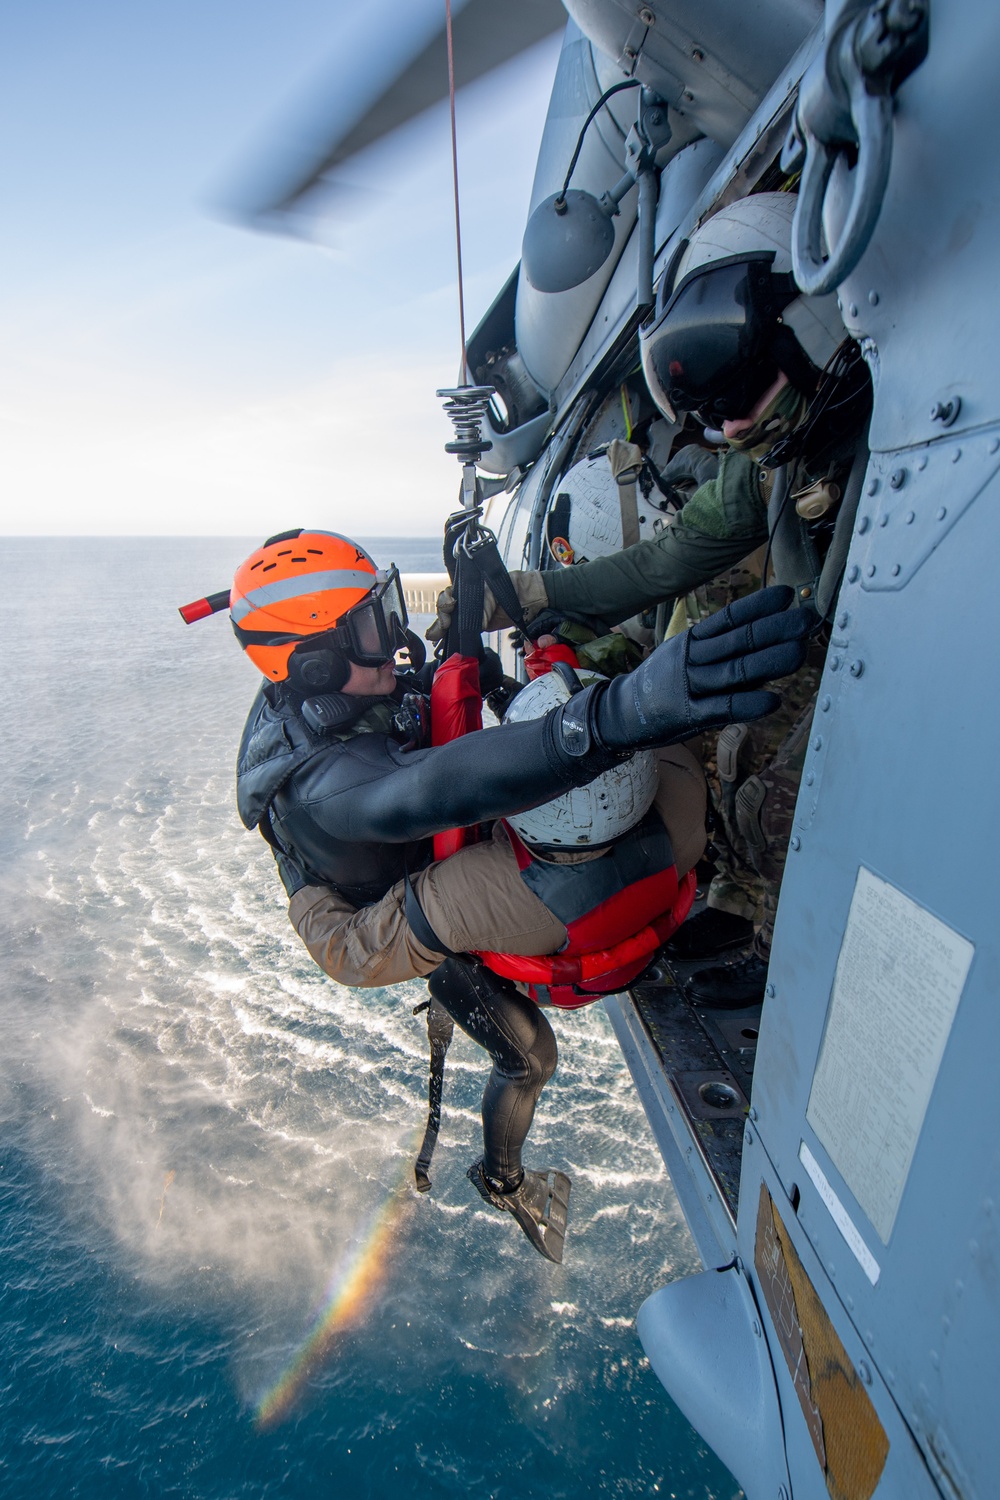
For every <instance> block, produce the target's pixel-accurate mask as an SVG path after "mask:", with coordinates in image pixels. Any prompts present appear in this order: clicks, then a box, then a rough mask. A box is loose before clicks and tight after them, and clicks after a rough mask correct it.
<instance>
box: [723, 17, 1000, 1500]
mask: <svg viewBox="0 0 1000 1500" xmlns="http://www.w3.org/2000/svg"><path fill="white" fill-rule="evenodd" d="M998 50H1000V11H998V8H997V7H996V6H994V5H986V4H982V3H977V0H935V5H934V14H933V20H932V32H931V48H930V54H929V56H928V59H927V61H926V62H925V63H924V64H923V66H922V67H921V68H920V69H919V70H918V71H917V72H916V73H915V74H914V75H913V76H912V77H911V78H910V79H909V80H908V81H907V83H906V84H905V85H904V86H903V88H902V90H901V92H900V96H899V103H898V109H897V114H896V123H895V140H894V156H893V166H892V173H891V177H890V183H889V190H888V193H887V196H886V200H885V203H884V206H883V209H882V213H881V216H880V218H879V221H878V223H877V226H876V230H875V234H874V237H873V239H872V242H871V245H870V247H869V249H868V251H867V252H866V254H865V256H864V257H863V259H862V261H861V262H860V265H859V267H858V270H857V272H856V273H855V274H854V275H852V276H851V277H850V278H849V279H848V280H847V281H846V282H845V283H844V285H843V286H842V288H841V300H842V303H843V306H844V310H845V317H846V319H847V321H848V324H849V326H850V327H851V328H852V330H853V331H854V332H855V333H856V334H857V335H858V336H859V337H862V338H866V339H868V340H870V341H871V342H870V343H869V346H868V347H869V353H870V356H871V359H872V363H873V367H874V371H875V374H876V398H875V411H874V418H873V424H872V433H873V443H874V445H875V446H876V447H877V448H878V449H879V450H882V451H880V452H878V453H877V454H876V456H875V458H874V460H873V462H872V465H871V467H870V470H869V476H868V485H867V489H866V493H865V495H864V496H863V497H862V502H861V505H860V506H859V512H858V521H857V528H856V533H855V536H854V538H853V543H852V548H851V553H850V556H849V558H848V569H847V576H846V581H845V584H844V587H843V589H842V592H841V596H840V599H839V602H838V606H837V610H836V616H835V630H834V635H833V640H832V642H831V648H830V655H829V658H828V662H827V669H826V673H825V675H824V679H823V682H822V684H821V688H820V706H819V711H818V713H817V716H816V725H815V727H814V733H813V740H812V745H811V748H810V752H809V756H808V758H807V761H806V766H805V772H804V781H803V787H802V792H801V794H800V799H799V804H798V807H797V809H796V827H795V831H794V834H793V839H792V850H791V853H790V857H789V864H788V869H787V873H786V879H785V885H784V888H783V890H782V896H781V905H780V909H779V913H778V924H777V930H776V942H775V947H774V951H773V956H772V965H771V972H770V976H769V977H770V981H771V983H772V984H773V985H774V988H775V993H774V995H773V997H772V998H771V999H770V1000H769V1002H768V1004H767V1005H766V1006H765V1013H764V1020H763V1025H762V1028H761V1036H760V1043H759V1049H758V1061H757V1070H756V1076H755V1085H754V1097H753V1103H754V1106H755V1108H756V1109H757V1110H758V1111H759V1115H760V1122H759V1128H760V1131H761V1135H762V1138H763V1141H764V1144H765V1145H766V1147H767V1149H768V1151H769V1153H770V1155H771V1156H772V1158H773V1161H774V1165H775V1168H776V1170H777V1172H778V1175H779V1176H780V1178H781V1181H782V1182H783V1183H784V1184H785V1187H786V1188H787V1189H789V1190H790V1189H791V1187H792V1184H795V1185H796V1186H797V1187H798V1190H799V1192H800V1193H801V1203H800V1208H799V1224H800V1226H801V1228H802V1229H804V1231H805V1233H806V1234H807V1235H808V1238H809V1241H810V1243H811V1244H812V1245H813V1246H814V1247H815V1250H816V1254H817V1256H818V1257H819V1259H820V1261H821V1262H822V1264H823V1266H824V1267H825V1268H826V1274H827V1276H828V1277H829V1279H830V1281H831V1282H832V1284H833V1285H834V1286H835V1287H836V1289H837V1293H838V1295H839V1297H840V1299H841V1300H842V1302H843V1305H844V1307H845V1308H846V1310H847V1311H848V1312H849V1314H850V1316H851V1318H852V1320H853V1322H854V1325H855V1327H856V1328H857V1330H858V1334H859V1336H860V1338H861V1339H862V1341H863V1343H864V1345H865V1347H866V1349H867V1351H868V1358H869V1362H870V1364H871V1366H872V1368H873V1369H875V1370H877V1371H878V1372H879V1374H880V1375H881V1377H882V1378H883V1379H884V1381H885V1383H886V1386H887V1387H888V1388H889V1389H890V1390H891V1391H892V1393H893V1395H894V1397H895V1399H896V1401H897V1402H898V1404H899V1408H900V1411H901V1412H902V1414H903V1417H904V1419H905V1420H906V1422H907V1423H908V1425H909V1427H910V1429H911V1430H912V1432H913V1434H914V1436H915V1438H916V1440H917V1441H918V1443H919V1444H920V1446H921V1449H922V1451H923V1454H924V1457H925V1459H926V1462H927V1464H928V1466H929V1468H930V1469H931V1471H932V1472H933V1473H934V1474H935V1475H936V1476H937V1478H938V1481H939V1483H940V1485H941V1488H942V1490H943V1492H944V1493H945V1494H948V1495H953V1494H960V1495H962V1496H963V1497H966V1500H968V1497H971V1496H981V1497H985V1496H987V1495H991V1494H992V1493H994V1491H995V1485H996V1480H995V1476H996V1473H997V1471H998V1469H1000V1428H998V1425H997V1423H996V1421H995V1405H996V1402H995V1370H996V1340H997V1335H998V1333H1000V1275H998V1270H997V1267H998V1265H1000V1229H998V1224H997V1215H998V1205H1000V1152H998V1151H997V1149H996V1147H995V1145H994V1144H993V1141H992V1136H990V1135H987V1137H986V1138H985V1140H984V1137H983V1135H982V1131H981V1125H982V1120H983V1115H982V1110H981V1097H982V1090H983V1088H984V1087H985V1088H986V1089H987V1090H988V1091H989V1093H990V1094H992V1083H991V1081H990V1079H991V1074H992V1069H993V1058H994V1056H995V1055H996V1051H997V1047H998V1044H1000V1013H998V1011H997V1005H996V994H997V987H998V977H1000V937H998V924H997V886H996V880H995V878H994V875H993V870H992V863H991V852H992V850H993V849H994V848H995V847H996V845H997V841H998V836H1000V791H998V786H997V781H996V777H995V775H994V772H993V761H994V759H995V753H994V749H993V747H994V745H995V743H996V742H997V739H998V734H1000V702H998V697H997V693H996V649H995V639H996V619H995V608H994V603H993V601H994V595H995V591H994V589H993V587H992V570H993V559H995V557H996V556H997V554H998V551H1000V510H998V507H1000V477H998V469H1000V428H998V427H997V426H996V423H997V419H998V416H1000V389H998V385H997V381H996V350H997V347H998V341H1000V298H998V297H997V294H996V273H995V265H996V256H995V245H996V241H997V231H998V229H1000V194H998V193H997V191H996V184H997V160H998V156H997V152H998V147H1000V119H998V115H997V109H996V86H995V79H994V73H995V65H994V64H995V57H996V55H997V52H998ZM959 101H961V102H960V103H959ZM844 180H845V181H846V175H845V177H844ZM841 185H842V186H843V183H842V184H841ZM830 224H831V228H832V229H833V230H834V231H836V228H837V215H836V213H834V214H833V216H832V218H831V220H830ZM956 394H958V395H960V396H961V398H962V405H961V410H960V412H959V414H958V419H957V420H956V421H955V422H954V424H953V425H952V426H951V427H947V428H946V427H945V426H944V424H943V422H942V421H941V420H940V418H939V419H937V420H934V419H932V417H931V412H932V410H933V409H934V408H935V406H936V405H938V404H939V403H943V402H944V401H946V400H947V399H949V398H951V397H953V396H954V395H956ZM984 570H985V572H986V578H985V579H983V573H984ZM984 583H985V587H984ZM861 867H864V868H865V869H866V870H869V871H871V872H873V874H874V876H875V877H877V878H878V879H880V880H882V881H886V882H888V883H889V885H890V886H891V887H893V888H895V889H896V890H898V891H899V892H901V893H902V896H901V897H897V898H894V900H896V902H897V904H899V903H901V902H905V903H906V905H907V907H908V909H909V910H910V911H912V912H917V913H918V914H919V912H920V910H921V909H923V910H924V911H925V912H927V913H929V914H930V916H929V917H921V918H920V920H921V921H922V922H923V925H924V929H925V932H926V935H927V936H928V939H930V938H933V937H934V934H935V932H936V931H938V929H936V928H935V926H934V922H933V919H935V918H936V919H939V920H940V921H941V922H943V923H945V924H947V927H948V928H950V929H952V930H953V932H954V933H955V934H957V935H958V936H957V937H956V938H955V939H953V942H954V943H956V944H959V943H961V942H962V940H963V939H964V940H967V941H968V942H969V943H971V944H972V945H973V946H974V949H975V952H974V957H973V958H972V963H971V968H970V969H969V971H968V977H967V979H966V980H965V983H964V988H963V989H962V991H961V998H960V1000H958V1003H957V1009H956V1010H955V1013H954V1019H953V1021H952V1022H951V1024H950V1028H949V1027H948V1026H947V1025H946V1026H945V1030H944V1032H943V1034H942V1039H943V1040H944V1047H943V1053H942V1055H941V1060H940V1065H939V1067H938V1069H937V1072H936V1078H935V1081H934V1083H933V1088H932V1090H931V1092H930V1096H929V1102H928V1103H927V1106H926V1114H925V1115H922V1114H921V1109H922V1106H921V1108H916V1107H915V1106H913V1107H912V1110H911V1117H910V1119H909V1121H907V1119H906V1118H904V1117H903V1116H905V1109H902V1107H900V1108H899V1109H897V1113H896V1115H893V1113H892V1108H893V1107H895V1106H892V1107H890V1104H891V1101H892V1099H893V1097H894V1096H895V1095H896V1094H898V1092H899V1090H900V1089H903V1088H907V1087H909V1086H910V1084H911V1082H912V1077H913V1073H914V1059H915V1058H918V1057H919V1056H920V1055H921V1053H922V1052H926V1050H927V1045H928V1036H929V1034H930V1032H931V1031H932V1029H933V1014H934V1011H935V1008H936V1005H937V1002H940V1001H941V999H942V995H941V991H940V988H937V987H936V988H935V991H934V992H933V994H931V995H930V996H929V999H928V1000H926V1001H925V1002H924V1005H923V1007H922V1009H918V1010H917V1011H916V1012H914V1013H913V1015H912V1016H911V1017H910V1019H909V1021H908V1023H907V1024H905V1025H904V1024H903V1022H902V1020H901V1017H902V1016H903V1013H904V1011H903V1008H901V1006H900V1004H899V1003H898V1002H899V986H900V984H901V982H902V981H901V979H900V973H897V972H894V967H895V968H898V970H899V971H900V972H902V971H903V970H905V968H906V955H905V954H901V955H900V963H899V965H898V966H894V965H893V963H892V962H887V960H888V959H891V952H892V941H893V936H892V933H891V931H886V933H885V939H884V946H883V949H882V950H881V953H880V962H885V967H884V968H883V969H882V970H881V971H880V977H878V978H875V977H873V975H869V976H868V977H867V979H866V981H865V982H866V983H867V984H868V986H869V989H870V993H871V997H872V998H871V1007H870V1014H866V1015H865V1016H864V1017H863V1021H864V1024H865V1026H866V1027H874V1028H882V1031H883V1033H884V1036H885V1038H886V1040H887V1042H888V1045H889V1046H890V1048H891V1049H894V1051H895V1056H896V1062H895V1066H893V1067H891V1068H886V1067H885V1066H884V1065H881V1064H879V1062H878V1060H877V1056H874V1055H873V1057H872V1059H871V1061H870V1063H869V1064H865V1065H864V1066H862V1068H861V1070H860V1074H861V1076H859V1077H858V1078H857V1079H856V1080H854V1084H855V1093H856V1095H857V1100H858V1107H859V1109H860V1110H861V1111H862V1112H863V1115H862V1117H863V1118H865V1119H868V1118H874V1117H875V1116H876V1115H877V1114H878V1112H879V1110H883V1111H887V1112H888V1113H887V1114H886V1118H887V1119H888V1121H889V1130H890V1134H889V1135H888V1136H886V1138H885V1140H886V1145H887V1147H888V1148H890V1149H891V1150H894V1151H896V1152H897V1153H898V1161H899V1165H898V1168H897V1169H896V1180H895V1183H894V1190H893V1194H892V1196H893V1198H895V1190H896V1189H901V1192H900V1195H899V1201H898V1211H897V1210H896V1209H895V1204H894V1203H893V1204H886V1203H880V1202H879V1200H878V1199H877V1198H875V1199H873V1198H872V1196H871V1195H872V1191H873V1189H872V1183H873V1182H875V1181H878V1180H880V1179H879V1172H880V1171H881V1167H882V1164H883V1163H882V1161H880V1160H876V1155H875V1147H874V1145H872V1144H870V1143H869V1142H868V1139H867V1136H865V1138H864V1139H861V1138H857V1139H856V1140H855V1142H854V1144H853V1146H852V1147H851V1148H850V1149H848V1147H847V1143H846V1142H845V1141H844V1140H843V1139H839V1140H838V1139H837V1132H836V1129H835V1128H834V1129H832V1130H831V1128H830V1125H829V1123H828V1122H825V1123H823V1124H822V1126H821V1129H820V1130H819V1132H817V1130H816V1129H814V1128H813V1125H812V1124H810V1123H809V1120H807V1118H806V1115H807V1109H808V1106H809V1099H810V1091H811V1089H812V1087H813V1079H814V1070H815V1068H816V1064H817V1059H818V1058H819V1056H820V1048H821V1045H822V1043H823V1037H824V1026H825V1025H826V1026H827V1027H828V1028H830V1031H829V1034H830V1035H832V1036H834V1037H835V1036H836V1026H835V1025H834V1023H833V1021H832V1020H831V1019H830V1018H831V1016H832V1014H833V1007H831V996H832V994H833V991H834V980H835V973H836V970H837V963H838V958H839V956H840V953H841V947H842V944H843V942H844V937H845V932H847V930H848V918H849V913H850V911H851V902H852V896H853V894H854V890H855V883H856V881H857V879H858V872H859V869H860V868H861ZM866 878H867V877H866ZM910 902H912V903H916V905H915V906H909V903H910ZM876 953H877V954H878V953H879V950H878V949H876ZM904 977H905V976H904ZM838 993H839V989H838ZM838 1004H839V1001H838ZM938 1008H939V1007H938ZM948 1014H949V1015H950V1012H949V1013H948ZM872 1034H873V1035H874V1034H875V1032H874V1031H873V1033H872ZM831 1045H832V1046H833V1047H834V1054H833V1055H834V1061H835V1062H837V1061H838V1060H839V1061H840V1062H841V1063H843V1065H844V1066H845V1067H846V1066H847V1062H848V1060H847V1055H846V1051H845V1053H844V1055H843V1057H840V1058H839V1059H838V1056H837V1048H838V1047H839V1046H840V1044H839V1043H836V1045H834V1044H831ZM874 1051H875V1053H877V1051H878V1049H877V1048H875V1049H874ZM824 1066H826V1065H825V1064H824ZM880 1067H881V1068H882V1071H881V1072H880V1071H879V1069H880ZM817 1118H818V1116H817V1114H816V1112H815V1111H814V1112H813V1113H812V1114H811V1115H810V1119H812V1120H814V1121H815V1120H817ZM907 1132H909V1135H910V1137H911V1138H912V1139H911V1140H910V1142H909V1144H910V1145H913V1146H914V1149H913V1154H912V1159H908V1154H907V1153H908V1149H909V1147H908V1146H907V1147H906V1149H902V1148H901V1147H900V1140H901V1139H903V1141H904V1146H905V1145H906V1142H905V1139H904V1138H905V1137H906V1136H907ZM821 1135H822V1137H823V1138H822V1139H821V1138H820V1137H821ZM802 1142H805V1145H806V1148H807V1161H808V1160H812V1162H813V1163H814V1169H810V1170H807V1167H806V1165H805V1164H804V1161H803V1157H802V1155H800V1150H801V1144H802ZM914 1142H915V1145H914ZM852 1150H856V1151H858V1152H860V1153H861V1159H862V1161H863V1162H864V1163H867V1165H868V1166H870V1167H871V1168H872V1171H871V1175H870V1178H866V1177H865V1174H864V1172H863V1171H862V1172H859V1171H858V1169H857V1167H856V1166H855V1165H854V1163H853V1159H852ZM810 1153H811V1156H810V1155H809V1154H810ZM838 1161H839V1163H840V1165H839V1166H838ZM876 1169H877V1170H876ZM848 1179H850V1180H848ZM852 1188H853V1190H852ZM883 1191H884V1190H883ZM862 1200H864V1201H865V1202H866V1203H867V1204H868V1208H869V1212H867V1213H866V1211H865V1208H864V1206H863V1202H862ZM890 1210H891V1211H890ZM893 1215H895V1217H893ZM873 1220H877V1221H878V1225H879V1227H878V1228H877V1227H876V1223H875V1222H873ZM741 1229H742V1225H741ZM883 1239H884V1240H886V1241H887V1243H883ZM852 1245H853V1248H852ZM873 1267H875V1268H877V1271H873ZM876 1275H877V1279H875V1278H876ZM873 1280H874V1284H873ZM892 1493H895V1491H892Z"/></svg>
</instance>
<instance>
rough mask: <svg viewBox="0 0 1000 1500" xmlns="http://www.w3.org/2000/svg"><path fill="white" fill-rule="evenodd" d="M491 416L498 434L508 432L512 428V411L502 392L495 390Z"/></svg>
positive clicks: (491, 404)
mask: <svg viewBox="0 0 1000 1500" xmlns="http://www.w3.org/2000/svg"><path fill="white" fill-rule="evenodd" d="M490 416H491V418H492V419H493V426H494V427H495V428H496V429H497V431H498V432H506V431H507V428H508V427H509V426H510V409H509V407H508V406H507V403H506V401H505V400H504V399H503V397H502V396H501V394H500V392H499V391H497V390H495V391H494V392H493V395H492V396H491V397H490Z"/></svg>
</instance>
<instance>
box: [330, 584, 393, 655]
mask: <svg viewBox="0 0 1000 1500" xmlns="http://www.w3.org/2000/svg"><path fill="white" fill-rule="evenodd" d="M408 623H409V616H408V615H407V613H406V602H405V600H404V599H403V589H402V585H401V584H400V581H399V569H398V568H397V567H396V566H395V564H394V565H393V566H392V567H391V568H389V569H387V570H386V571H385V572H382V571H380V572H379V573H377V574H376V583H375V587H374V588H373V589H372V591H371V593H369V594H366V595H365V597H364V598H363V599H362V600H361V602H360V604H355V605H354V607H353V609H349V610H348V611H347V613H346V614H345V615H342V616H341V618H340V619H339V620H338V621H337V624H336V628H335V629H334V630H331V631H330V632H329V635H330V636H331V637H332V638H333V642H334V644H335V645H336V647H337V648H338V649H339V650H340V651H342V652H343V653H344V655H345V656H346V657H347V658H348V660H349V661H354V662H357V663H358V665H359V666H361V667H379V666H381V665H382V664H383V663H384V662H387V661H391V660H392V658H393V657H394V656H395V655H396V652H397V651H402V650H403V649H404V648H405V647H406V645H407V640H406V627H407V624H408Z"/></svg>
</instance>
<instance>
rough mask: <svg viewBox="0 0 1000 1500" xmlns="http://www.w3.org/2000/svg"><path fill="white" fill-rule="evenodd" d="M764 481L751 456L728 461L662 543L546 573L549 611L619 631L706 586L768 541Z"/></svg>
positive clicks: (729, 457)
mask: <svg viewBox="0 0 1000 1500" xmlns="http://www.w3.org/2000/svg"><path fill="white" fill-rule="evenodd" d="M760 476H761V471H760V469H759V468H758V466H757V464H755V463H754V461H753V460H752V459H751V458H748V457H747V455H746V454H744V453H726V454H724V455H723V457H722V460H721V462H720V464H719V472H718V474H717V476H716V477H715V479H711V480H709V482H708V483H707V484H703V485H702V486H701V487H700V488H699V489H697V490H695V492H694V494H693V495H692V496H691V499H690V500H689V501H688V502H687V504H686V505H685V506H684V507H683V509H682V510H680V511H679V512H678V515H677V518H676V520H675V521H674V522H673V524H672V525H670V526H667V527H665V528H664V529H663V530H662V531H661V532H660V533H659V534H658V535H657V536H655V537H652V538H651V539H650V540H649V541H646V542H637V543H636V545H635V546H634V547H626V548H625V549H624V551H622V552H615V553H613V554H612V555H611V556H610V557H600V558H598V559H597V560H596V561H595V562H591V563H580V564H578V565H577V566H575V567H571V568H559V569H555V570H553V571H551V572H546V573H543V574H542V578H543V580H544V582H545V591H546V593H547V594H548V597H549V603H550V605H551V606H552V608H553V609H559V610H570V611H575V612H578V613H581V614H588V615H596V616H598V617H599V618H600V619H602V620H606V621H607V623H608V624H609V625H617V624H619V623H620V622H621V621H622V620H627V619H628V618H629V617H630V616H631V615H634V614H638V613H639V611H640V610H644V609H651V608H652V607H653V606H654V605H656V604H659V603H660V602H661V601H663V600H667V599H676V598H678V597H679V596H681V595H683V594H688V593H690V592H691V591H692V590H693V589H696V588H698V587H699V586H700V585H701V584H703V583H708V582H709V581H710V580H711V579H713V578H715V577H716V575H717V574H718V573H721V572H722V571H723V570H724V569H725V568H730V567H732V566H733V565H734V564H735V563H738V562H740V561H741V560H742V559H743V558H744V557H746V555H747V553H748V552H752V551H753V550H754V548H755V547H759V546H760V545H761V543H762V542H765V541H766V540H767V506H766V503H765V499H764V491H763V488H762V484H761V477H760Z"/></svg>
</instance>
